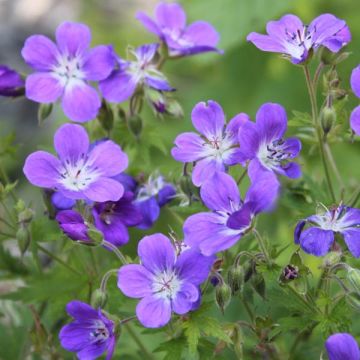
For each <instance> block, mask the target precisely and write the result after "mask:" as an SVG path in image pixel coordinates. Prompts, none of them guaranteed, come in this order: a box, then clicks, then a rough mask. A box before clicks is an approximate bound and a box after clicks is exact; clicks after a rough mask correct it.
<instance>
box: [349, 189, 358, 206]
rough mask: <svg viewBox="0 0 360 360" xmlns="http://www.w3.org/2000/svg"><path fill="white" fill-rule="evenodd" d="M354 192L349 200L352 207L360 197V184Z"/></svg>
mask: <svg viewBox="0 0 360 360" xmlns="http://www.w3.org/2000/svg"><path fill="white" fill-rule="evenodd" d="M354 194H355V195H352V196H351V199H349V201H348V204H349V206H350V207H354V206H355V205H356V204H357V202H358V201H359V199H360V186H359V187H358V188H357V189H356V190H355V192H354Z"/></svg>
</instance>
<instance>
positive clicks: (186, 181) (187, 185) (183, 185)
mask: <svg viewBox="0 0 360 360" xmlns="http://www.w3.org/2000/svg"><path fill="white" fill-rule="evenodd" d="M179 185H180V189H181V190H182V192H183V193H184V194H185V195H186V196H187V197H188V198H189V199H191V197H192V196H193V195H194V193H196V191H197V189H196V187H195V186H194V184H193V183H192V181H191V177H190V176H189V175H182V176H181V178H180V181H179Z"/></svg>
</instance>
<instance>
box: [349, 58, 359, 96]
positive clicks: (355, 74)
mask: <svg viewBox="0 0 360 360" xmlns="http://www.w3.org/2000/svg"><path fill="white" fill-rule="evenodd" d="M350 84H351V89H352V91H353V92H354V94H355V95H356V96H357V97H358V98H360V65H358V66H357V67H356V68H355V69H354V70H353V71H352V72H351V78H350Z"/></svg>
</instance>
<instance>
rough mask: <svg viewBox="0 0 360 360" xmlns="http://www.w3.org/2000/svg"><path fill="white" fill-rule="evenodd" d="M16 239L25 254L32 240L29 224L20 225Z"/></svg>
mask: <svg viewBox="0 0 360 360" xmlns="http://www.w3.org/2000/svg"><path fill="white" fill-rule="evenodd" d="M16 239H17V242H18V246H19V249H20V252H21V254H22V255H24V254H25V252H26V250H27V249H28V248H29V245H30V241H31V234H30V231H29V229H28V227H27V226H24V225H20V227H19V229H18V231H17V232H16Z"/></svg>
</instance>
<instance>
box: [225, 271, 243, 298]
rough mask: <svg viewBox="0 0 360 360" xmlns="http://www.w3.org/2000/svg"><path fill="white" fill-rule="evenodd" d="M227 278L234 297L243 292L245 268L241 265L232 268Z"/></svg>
mask: <svg viewBox="0 0 360 360" xmlns="http://www.w3.org/2000/svg"><path fill="white" fill-rule="evenodd" d="M227 277H228V284H229V286H230V288H231V293H232V295H234V294H235V293H236V292H238V291H240V292H242V288H243V285H244V268H243V267H242V266H240V265H237V266H236V265H233V266H232V267H230V269H229V271H228V274H227Z"/></svg>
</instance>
